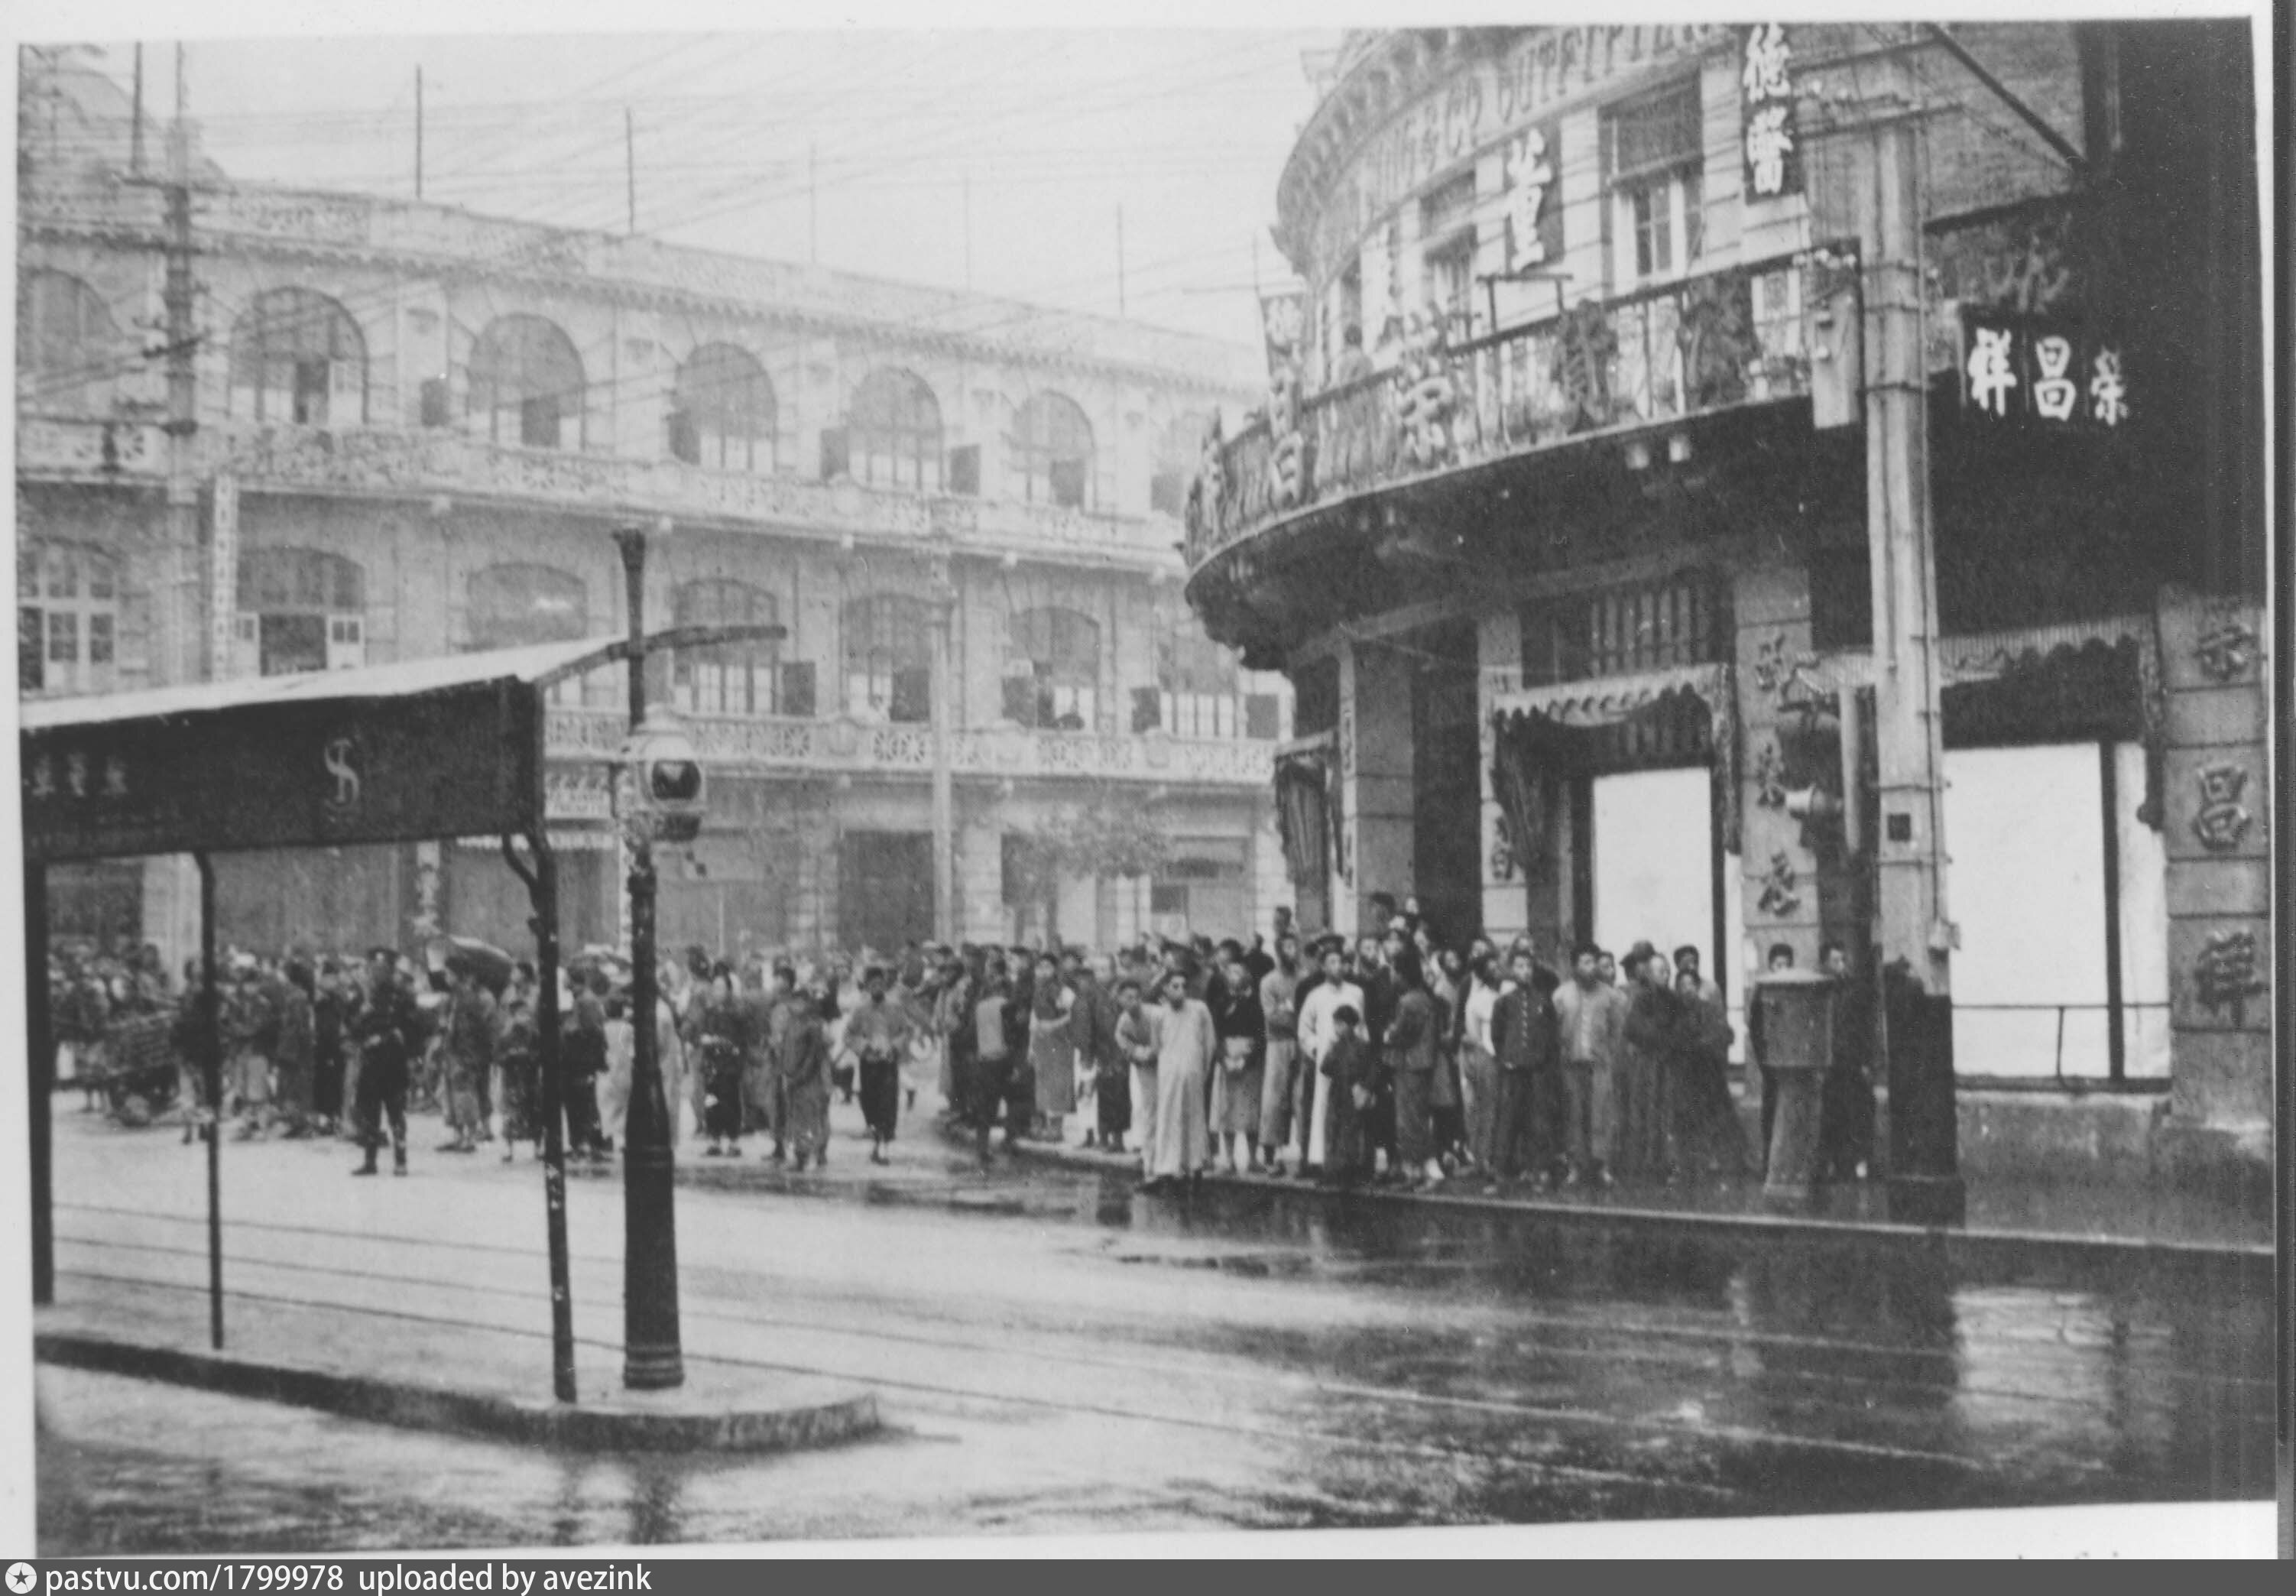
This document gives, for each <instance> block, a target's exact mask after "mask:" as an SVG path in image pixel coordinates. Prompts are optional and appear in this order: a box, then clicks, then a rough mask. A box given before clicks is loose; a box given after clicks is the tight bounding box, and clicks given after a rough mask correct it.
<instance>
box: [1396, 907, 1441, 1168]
mask: <svg viewBox="0 0 2296 1596" xmlns="http://www.w3.org/2000/svg"><path fill="white" fill-rule="evenodd" d="M1395 980H1396V985H1397V987H1398V992H1399V995H1398V997H1397V999H1396V1003H1395V1019H1394V1020H1393V1021H1392V1022H1391V1023H1390V1025H1389V1027H1388V1030H1387V1047H1386V1052H1387V1057H1388V1062H1389V1068H1390V1075H1391V1076H1392V1077H1393V1079H1394V1083H1395V1170H1396V1173H1397V1174H1399V1175H1402V1176H1405V1177H1406V1178H1408V1179H1409V1180H1410V1181H1411V1183H1413V1184H1414V1185H1419V1184H1427V1185H1434V1184H1439V1183H1440V1182H1441V1181H1442V1180H1443V1166H1442V1165H1441V1164H1440V1163H1439V1162H1438V1161H1437V1159H1436V1156H1435V1104H1434V1089H1435V1076H1436V1070H1437V1068H1439V1064H1438V1060H1437V1059H1436V1046H1437V1044H1438V1042H1439V1039H1440V1036H1441V1031H1442V1013H1441V1011H1440V1010H1439V1009H1438V1008H1437V1006H1436V1003H1435V1000H1434V998H1433V997H1431V995H1429V994H1428V991H1427V983H1426V979H1425V978H1424V977H1423V975H1422V974H1421V972H1420V965H1419V954H1418V952H1417V950H1415V949H1414V948H1410V947H1403V948H1398V950H1396V954H1395Z"/></svg>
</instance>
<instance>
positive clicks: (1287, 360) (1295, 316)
mask: <svg viewBox="0 0 2296 1596" xmlns="http://www.w3.org/2000/svg"><path fill="white" fill-rule="evenodd" d="M1307 310H1308V300H1307V291H1306V290H1305V289H1302V288H1298V287H1292V288H1282V289H1271V290H1269V291H1267V292H1265V293H1262V294H1261V295H1260V296H1259V329H1260V335H1261V338H1262V340H1263V341H1264V342H1265V344H1266V346H1267V374H1268V375H1269V376H1270V377H1273V376H1275V374H1276V373H1277V372H1281V371H1284V370H1286V369H1287V368H1289V367H1291V366H1292V364H1293V363H1295V362H1296V361H1297V360H1298V359H1299V358H1300V335H1301V334H1302V333H1303V332H1305V331H1306V330H1307Z"/></svg>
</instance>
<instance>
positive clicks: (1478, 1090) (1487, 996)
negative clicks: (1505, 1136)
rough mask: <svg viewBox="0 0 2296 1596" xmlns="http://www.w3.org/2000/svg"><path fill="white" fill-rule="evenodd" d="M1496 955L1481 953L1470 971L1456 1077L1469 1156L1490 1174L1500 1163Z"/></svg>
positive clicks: (1497, 972) (1460, 1025) (1460, 1019)
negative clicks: (1493, 1028)
mask: <svg viewBox="0 0 2296 1596" xmlns="http://www.w3.org/2000/svg"><path fill="white" fill-rule="evenodd" d="M1499 995H1500V994H1499V971H1498V960H1497V955H1495V954H1483V955H1481V956H1480V957H1479V958H1478V959H1476V961H1475V962H1474V965H1473V967H1472V969H1471V970H1469V972H1468V978H1467V995H1466V1001H1465V1002H1464V1003H1463V1004H1461V1006H1460V1007H1461V1013H1460V1016H1459V1027H1458V1032H1459V1074H1460V1076H1461V1083H1460V1084H1462V1086H1464V1089H1465V1090H1464V1095H1465V1097H1466V1100H1467V1103H1466V1116H1467V1158H1468V1159H1469V1161H1470V1162H1472V1164H1473V1165H1474V1166H1475V1167H1476V1168H1477V1169H1478V1170H1480V1171H1481V1172H1482V1173H1483V1174H1486V1175H1488V1174H1491V1173H1492V1172H1493V1171H1495V1170H1497V1168H1498V1166H1499V1165H1500V1162H1501V1159H1500V1158H1499V1148H1498V1093H1499V1076H1498V1060H1497V1058H1496V1057H1495V1056H1494V1053H1493V1050H1492V1045H1491V1016H1492V1015H1493V1014H1494V1013H1496V1012H1497V1010H1498V1002H1499Z"/></svg>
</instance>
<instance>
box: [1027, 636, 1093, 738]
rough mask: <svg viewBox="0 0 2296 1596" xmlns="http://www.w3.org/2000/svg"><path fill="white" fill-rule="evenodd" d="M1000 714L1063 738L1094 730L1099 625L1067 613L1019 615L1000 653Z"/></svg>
mask: <svg viewBox="0 0 2296 1596" xmlns="http://www.w3.org/2000/svg"><path fill="white" fill-rule="evenodd" d="M1005 715H1006V716H1007V717H1008V718H1010V719H1013V720H1016V721H1019V722H1020V723H1021V724H1022V725H1024V726H1043V727H1048V728H1055V729H1058V730H1060V731H1063V732H1090V731H1095V730H1097V729H1098V728H1099V725H1100V625H1099V623H1098V622H1096V621H1095V620H1094V619H1093V618H1092V617H1090V616H1088V615H1080V614H1078V612H1077V611H1075V610H1020V611H1018V612H1017V613H1015V614H1014V615H1013V618H1012V626H1011V630H1010V634H1009V636H1008V639H1007V641H1006V643H1005Z"/></svg>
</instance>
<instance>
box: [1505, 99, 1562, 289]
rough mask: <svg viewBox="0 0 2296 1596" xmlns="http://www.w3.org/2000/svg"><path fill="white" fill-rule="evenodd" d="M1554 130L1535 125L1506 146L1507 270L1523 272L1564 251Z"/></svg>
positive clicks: (1557, 256) (1554, 257)
mask: <svg viewBox="0 0 2296 1596" xmlns="http://www.w3.org/2000/svg"><path fill="white" fill-rule="evenodd" d="M1555 140H1556V135H1555V130H1554V127H1532V128H1529V129H1527V130H1525V132H1524V133H1523V135H1522V136H1521V137H1520V138H1518V139H1516V140H1515V141H1514V142H1513V143H1512V144H1510V145H1508V146H1507V152H1506V181H1507V270H1509V271H1510V272H1524V271H1529V270H1531V269H1532V268H1533V267H1536V266H1543V265H1545V264H1546V263H1547V262H1549V261H1552V260H1554V259H1556V258H1559V257H1560V256H1561V255H1562V206H1561V205H1560V204H1558V203H1556V201H1555V197H1554V173H1555V164H1556V159H1557V156H1558V153H1559V151H1558V150H1557V147H1556V142H1555Z"/></svg>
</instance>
